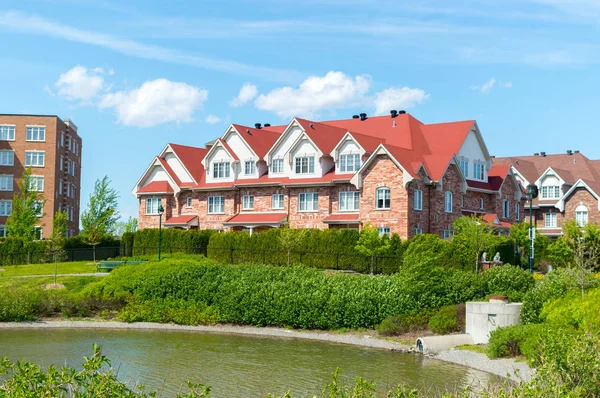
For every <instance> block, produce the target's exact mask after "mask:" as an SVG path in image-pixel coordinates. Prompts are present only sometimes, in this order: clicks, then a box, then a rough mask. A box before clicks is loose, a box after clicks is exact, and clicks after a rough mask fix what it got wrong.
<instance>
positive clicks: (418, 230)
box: [415, 224, 423, 235]
mask: <svg viewBox="0 0 600 398" xmlns="http://www.w3.org/2000/svg"><path fill="white" fill-rule="evenodd" d="M422 234H423V228H421V225H420V224H417V226H416V227H415V235H422Z"/></svg>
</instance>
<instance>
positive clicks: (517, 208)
mask: <svg viewBox="0 0 600 398" xmlns="http://www.w3.org/2000/svg"><path fill="white" fill-rule="evenodd" d="M520 219H521V204H520V203H515V220H517V221H519V220H520Z"/></svg>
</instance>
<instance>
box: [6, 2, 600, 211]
mask: <svg viewBox="0 0 600 398" xmlns="http://www.w3.org/2000/svg"><path fill="white" fill-rule="evenodd" d="M0 43H2V49H3V51H2V61H1V62H0V85H1V87H2V93H3V95H2V96H1V97H0V113H39V114H57V115H59V116H60V117H63V118H71V119H73V121H74V122H75V123H76V124H77V125H78V126H79V129H80V134H81V136H82V137H83V140H84V148H83V168H82V196H81V198H82V207H85V205H86V203H87V199H88V196H89V194H90V192H91V190H92V188H93V184H94V181H95V180H96V179H97V178H101V177H102V176H104V175H108V176H109V177H110V178H111V179H112V181H113V186H114V187H115V188H116V189H117V190H118V191H119V193H120V195H121V198H120V210H121V212H122V214H123V215H124V216H129V215H136V214H137V200H136V199H135V197H134V196H133V195H132V194H131V193H130V191H131V189H132V187H133V186H134V184H135V183H136V181H137V179H138V178H139V177H140V175H141V173H142V172H143V171H144V170H145V168H146V167H147V166H148V164H149V162H150V161H151V159H152V157H153V156H155V155H157V154H158V153H159V151H160V150H161V149H162V148H163V147H164V145H165V144H166V143H167V142H174V143H180V144H185V145H196V146H202V145H203V144H204V143H205V142H206V141H209V140H210V139H212V138H215V137H217V136H219V135H221V134H222V133H223V131H224V130H225V128H226V126H227V125H228V123H230V122H236V123H241V124H247V125H253V124H254V123H255V122H261V123H271V124H281V123H287V122H288V121H289V120H290V119H291V117H292V116H305V117H312V118H315V119H316V120H319V119H331V118H344V117H350V116H351V115H352V114H355V113H360V112H366V113H368V114H369V115H373V114H376V113H387V112H388V110H389V109H406V110H408V111H409V112H410V113H412V114H413V115H414V116H415V117H417V118H418V119H420V120H421V121H423V122H425V123H435V122H444V121H454V120H464V119H476V120H477V122H478V124H479V126H480V128H481V130H482V133H483V135H484V137H485V139H486V142H487V145H488V148H489V149H490V152H491V153H492V154H494V155H497V156H507V155H511V154H514V155H526V154H532V153H533V152H539V151H546V152H547V153H560V152H564V151H565V150H566V149H573V150H575V149H580V150H581V151H582V152H583V153H584V154H586V155H587V156H588V157H590V158H599V157H600V145H598V144H599V143H600V138H598V135H597V121H596V115H597V114H598V109H600V106H599V105H600V99H599V98H600V96H599V95H598V92H599V91H600V90H599V89H600V73H598V71H599V66H600V1H597V0H463V1H441V0H439V1H438V0H422V1H411V2H409V1H400V0H395V1H385V0H383V1H378V2H375V1H366V0H344V1H342V0H302V1H292V0H279V1H276V0H264V1H250V0H240V1H228V2H225V1H213V0H207V1H202V2H197V1H175V0H174V1H168V2H166V1H144V2H141V1H140V2H134V1H113V0H19V1H6V0H5V1H2V2H0Z"/></svg>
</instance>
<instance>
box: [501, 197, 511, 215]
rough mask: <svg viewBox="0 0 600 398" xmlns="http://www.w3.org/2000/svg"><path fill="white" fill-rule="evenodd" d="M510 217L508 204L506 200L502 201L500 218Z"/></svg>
mask: <svg viewBox="0 0 600 398" xmlns="http://www.w3.org/2000/svg"><path fill="white" fill-rule="evenodd" d="M508 217H510V202H509V201H508V199H504V200H503V201H502V218H508Z"/></svg>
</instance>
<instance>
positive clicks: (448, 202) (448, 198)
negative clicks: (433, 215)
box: [444, 191, 454, 213]
mask: <svg viewBox="0 0 600 398" xmlns="http://www.w3.org/2000/svg"><path fill="white" fill-rule="evenodd" d="M453 200H454V194H453V193H452V192H450V191H446V192H445V193H444V211H445V212H446V213H452V209H453V207H454V206H453V205H454V204H453V203H452V202H453Z"/></svg>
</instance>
